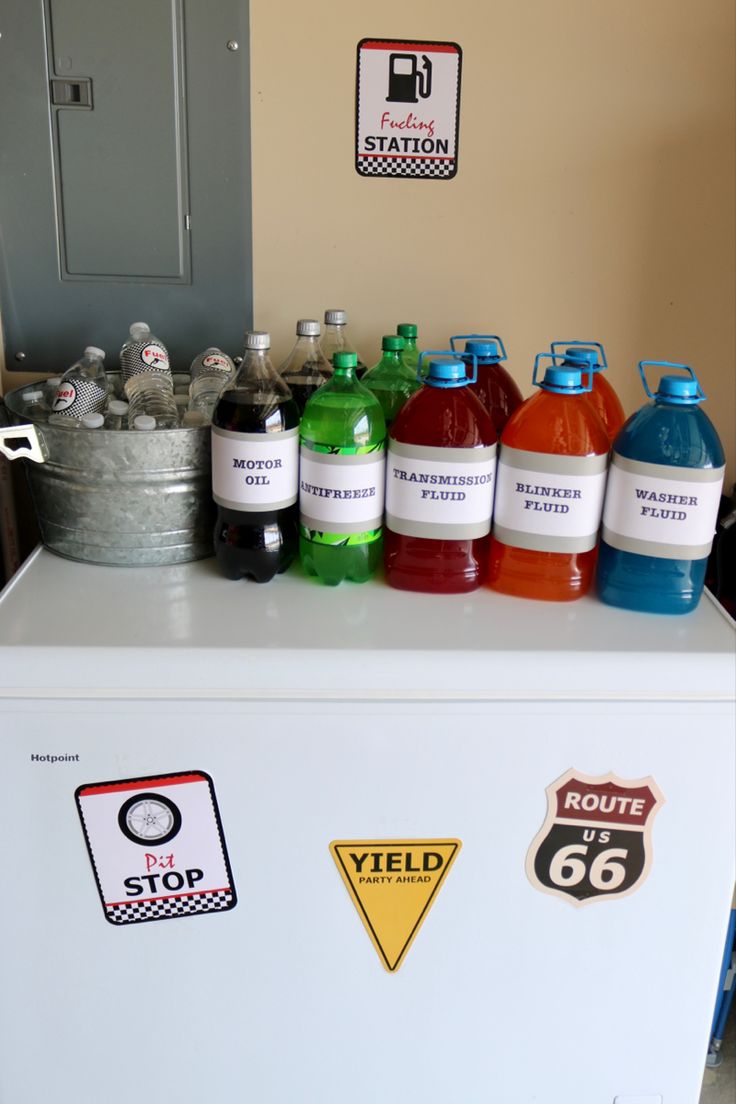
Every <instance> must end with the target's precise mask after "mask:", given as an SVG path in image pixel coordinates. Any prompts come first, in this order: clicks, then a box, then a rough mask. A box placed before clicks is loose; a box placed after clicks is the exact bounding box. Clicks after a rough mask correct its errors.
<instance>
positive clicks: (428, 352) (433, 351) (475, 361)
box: [417, 349, 478, 383]
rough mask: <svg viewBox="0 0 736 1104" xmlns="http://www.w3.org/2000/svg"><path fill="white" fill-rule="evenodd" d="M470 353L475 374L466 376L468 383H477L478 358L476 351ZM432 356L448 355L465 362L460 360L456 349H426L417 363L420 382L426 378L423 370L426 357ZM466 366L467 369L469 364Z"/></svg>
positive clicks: (450, 357) (452, 358)
mask: <svg viewBox="0 0 736 1104" xmlns="http://www.w3.org/2000/svg"><path fill="white" fill-rule="evenodd" d="M470 355H471V356H472V358H473V374H472V376H467V375H466V377H465V378H466V379H467V381H468V383H476V382H477V380H478V358H477V356H476V355H475V353H471V354H470ZM430 356H434V357H448V358H449V359H450V360H456V361H459V362H460V363H462V364H464V362H463V361H460V354H459V353H456V352H455V350H454V349H425V350H424V352H422V353H420V354H419V362H418V364H417V379H418V380H419V382H420V383H423V382H424V380H425V378H426V376H425V374H424V372H423V371H422V367H423V365H424V360H425V357H430ZM464 366H465V368H466V369H467V364H464Z"/></svg>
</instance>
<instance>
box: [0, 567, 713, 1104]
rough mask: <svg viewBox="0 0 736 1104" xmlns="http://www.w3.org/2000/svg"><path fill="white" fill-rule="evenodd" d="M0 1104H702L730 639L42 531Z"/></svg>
mask: <svg viewBox="0 0 736 1104" xmlns="http://www.w3.org/2000/svg"><path fill="white" fill-rule="evenodd" d="M0 726H1V732H2V744H1V747H2V763H3V774H2V779H3V782H2V785H3V789H4V793H3V799H2V802H0V831H1V832H2V852H1V856H2V857H1V859H0V864H1V865H0V869H1V873H2V885H3V895H2V913H1V916H0V935H1V937H2V961H3V965H2V984H1V986H0V1101H2V1104H47V1102H50V1101H53V1102H55V1104H99V1102H100V1101H105V1102H106V1104H129V1102H130V1101H131V1100H153V1101H161V1102H165V1104H195V1102H200V1101H203V1100H207V1101H212V1100H237V1101H242V1102H246V1101H247V1102H248V1104H251V1102H253V1104H256V1102H257V1104H378V1102H380V1104H406V1102H413V1101H417V1102H418V1101H422V1102H423V1104H425V1102H427V1104H480V1102H484V1104H485V1102H489V1101H493V1102H500V1104H532V1102H535V1104H539V1102H541V1104H614V1102H617V1104H696V1102H697V1100H698V1095H699V1089H700V1083H701V1079H702V1072H703V1064H704V1059H705V1054H706V1048H707V1042H708V1033H709V1029H710V1021H711V1017H712V1012H713V1006H714V1000H715V995H716V987H717V981H718V972H719V966H720V961H721V955H722V951H723V942H724V937H725V931H726V925H727V920H728V912H729V906H730V901H731V894H732V889H733V881H734V856H733V851H734V770H735V768H734V631H733V626H732V624H730V623H729V622H728V620H727V619H726V618H725V617H724V616H723V614H722V613H721V612H720V611H719V609H718V608H717V607H716V606H715V605H714V604H712V603H711V602H710V601H709V600H708V599H707V598H704V599H703V601H702V603H701V605H700V607H699V608H698V609H697V610H696V611H695V612H694V613H693V614H691V615H688V616H687V617H684V618H666V617H657V616H648V615H643V614H642V615H639V614H632V613H626V612H624V611H618V610H614V609H610V608H607V607H605V606H603V605H601V604H599V603H598V602H596V601H595V600H594V599H583V600H581V601H578V602H575V603H572V604H569V605H568V604H564V605H558V604H546V603H534V602H526V601H523V600H515V599H512V598H505V597H502V596H498V595H494V594H492V593H490V592H488V591H479V592H476V593H474V594H472V595H468V596H422V595H412V594H404V593H401V592H397V591H393V590H391V589H390V588H388V587H387V586H385V585H384V584H383V583H382V582H380V581H373V582H371V583H368V584H366V585H364V586H354V585H343V586H341V587H339V588H337V589H329V588H325V587H322V586H320V585H318V584H316V583H313V582H311V581H308V580H306V579H304V578H303V577H301V576H300V574H299V572H298V570H296V571H294V572H290V573H289V574H288V575H286V576H284V577H282V578H278V579H276V580H275V581H274V582H272V583H270V584H268V585H266V586H263V587H259V586H257V585H255V584H250V583H245V582H243V583H240V584H239V583H231V582H228V581H226V580H224V579H221V578H220V577H219V576H218V574H217V569H216V566H215V564H214V561H204V562H200V563H195V564H187V565H182V566H176V567H164V568H150V569H149V568H140V569H125V568H104V567H94V566H90V565H83V564H76V563H71V562H66V561H64V560H62V559H60V558H57V557H55V556H53V555H52V554H51V553H49V552H47V551H45V550H40V551H38V552H37V553H35V554H34V556H33V557H32V558H31V560H30V561H29V562H28V563H27V565H26V566H25V568H24V569H23V570H22V572H21V573H20V574H19V575H18V576H16V578H15V580H14V581H13V582H12V584H11V585H10V586H9V587H8V588H6V590H5V591H4V593H3V595H2V598H0Z"/></svg>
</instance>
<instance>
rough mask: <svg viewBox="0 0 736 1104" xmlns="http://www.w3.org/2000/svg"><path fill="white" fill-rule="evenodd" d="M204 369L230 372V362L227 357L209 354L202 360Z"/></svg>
mask: <svg viewBox="0 0 736 1104" xmlns="http://www.w3.org/2000/svg"><path fill="white" fill-rule="evenodd" d="M202 367H203V368H214V369H216V371H218V372H229V371H230V362H229V360H228V359H227V358H226V357H224V356H220V354H219V353H208V354H207V356H206V357H204V358H203V360H202Z"/></svg>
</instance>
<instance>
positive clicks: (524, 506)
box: [493, 445, 608, 552]
mask: <svg viewBox="0 0 736 1104" xmlns="http://www.w3.org/2000/svg"><path fill="white" fill-rule="evenodd" d="M607 463H608V454H607V453H605V454H603V455H594V456H559V455H557V454H553V453H542V452H529V451H527V450H525V449H515V448H509V447H508V446H506V445H501V456H500V459H499V463H498V475H497V479H496V503H495V506H494V514H493V535H494V537H496V538H497V539H498V540H499V541H502V542H503V543H504V544H508V545H512V546H513V547H515V548H528V549H533V550H534V551H537V552H589V551H590V550H591V548H595V544H596V541H597V539H598V527H599V525H600V520H601V512H602V509H603V495H604V492H605V489H606V466H607Z"/></svg>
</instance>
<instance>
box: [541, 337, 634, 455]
mask: <svg viewBox="0 0 736 1104" xmlns="http://www.w3.org/2000/svg"><path fill="white" fill-rule="evenodd" d="M563 347H564V349H565V364H569V365H571V366H574V367H582V368H583V370H586V369H588V368H591V369H592V371H593V389H592V391H591V392H590V394H589V395H588V402H589V403H592V404H593V406H594V407H595V409H596V411H597V412H598V417H599V418H600V420H601V421H602V422H603V425H604V426H605V427H606V433H607V434H608V441H609V444H613V441H614V438H615V437H616V434H617V433H618V431H619V430H620V429H621V426H622V425H623V424H624V422H625V421H626V415H625V414H624V408H623V406H622V405H621V401H620V399H619V397H618V395H617V394H616V392H615V391H614V389H613V387H612V386H611V384H610V383H609V382H608V380H607V379H606V377H605V376H604V375H603V372H604V371H605V370H606V368H607V367H608V361H607V360H606V351H605V349H604V348H603V346H602V345H601V343H600V341H553V342H552V344H551V345H550V349H551V350H552V352H553V353H559V350H560V349H561V348H563Z"/></svg>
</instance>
